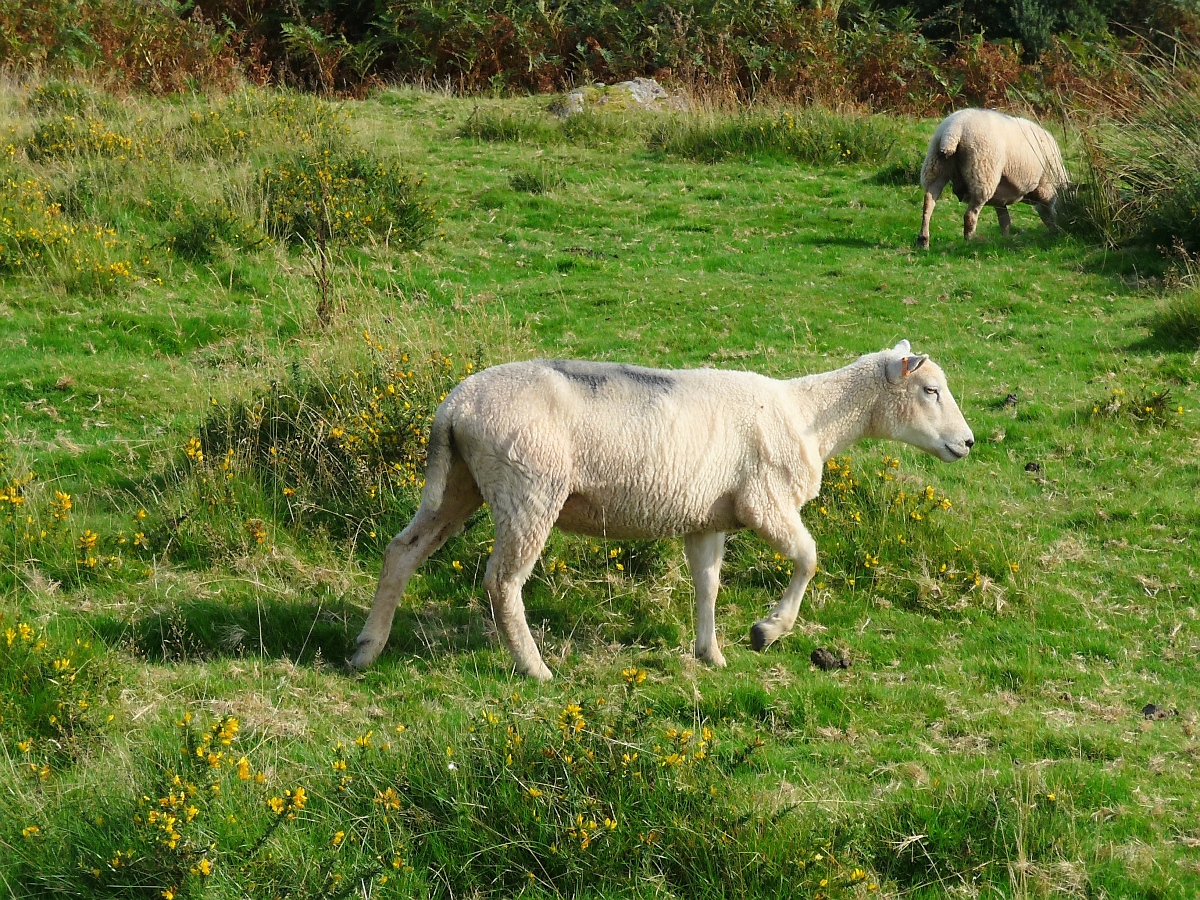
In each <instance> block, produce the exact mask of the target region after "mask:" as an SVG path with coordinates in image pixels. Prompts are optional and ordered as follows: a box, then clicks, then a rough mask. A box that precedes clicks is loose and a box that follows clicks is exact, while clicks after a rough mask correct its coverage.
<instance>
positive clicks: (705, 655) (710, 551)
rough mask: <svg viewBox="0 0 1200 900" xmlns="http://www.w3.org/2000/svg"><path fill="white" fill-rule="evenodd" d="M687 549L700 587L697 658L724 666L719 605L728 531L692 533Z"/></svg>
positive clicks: (694, 582) (684, 541) (686, 542)
mask: <svg viewBox="0 0 1200 900" xmlns="http://www.w3.org/2000/svg"><path fill="white" fill-rule="evenodd" d="M683 549H684V552H685V553H686V554H687V561H688V568H689V569H691V572H692V584H693V585H694V586H695V588H696V659H699V660H703V661H704V662H707V663H712V665H714V666H718V667H724V665H725V657H724V656H723V655H722V654H721V648H720V647H718V646H717V622H716V606H717V588H718V587H719V585H720V581H721V560H722V559H724V558H725V532H723V531H717V532H714V533H712V534H689V535H688V536H687V537H685V538H684V539H683Z"/></svg>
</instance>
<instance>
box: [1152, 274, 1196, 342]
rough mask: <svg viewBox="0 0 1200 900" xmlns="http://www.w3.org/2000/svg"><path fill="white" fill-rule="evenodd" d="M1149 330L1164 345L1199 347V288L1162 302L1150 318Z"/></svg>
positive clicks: (1194, 287) (1175, 294)
mask: <svg viewBox="0 0 1200 900" xmlns="http://www.w3.org/2000/svg"><path fill="white" fill-rule="evenodd" d="M1150 330H1151V332H1152V333H1153V334H1154V336H1155V337H1157V338H1158V339H1159V340H1161V341H1163V342H1165V343H1169V344H1181V345H1183V346H1192V347H1196V346H1200V286H1193V287H1191V288H1189V289H1185V290H1181V291H1177V292H1176V293H1174V294H1172V295H1171V296H1169V297H1168V298H1167V299H1166V300H1164V301H1162V302H1161V303H1160V304H1159V306H1158V308H1157V309H1156V310H1155V311H1154V313H1153V314H1152V315H1151V316H1150Z"/></svg>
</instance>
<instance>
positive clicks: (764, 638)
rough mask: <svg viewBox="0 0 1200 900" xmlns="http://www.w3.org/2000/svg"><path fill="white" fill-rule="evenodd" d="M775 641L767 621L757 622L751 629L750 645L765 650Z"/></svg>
mask: <svg viewBox="0 0 1200 900" xmlns="http://www.w3.org/2000/svg"><path fill="white" fill-rule="evenodd" d="M773 643H775V638H774V637H772V636H771V630H770V628H768V627H767V624H766V623H765V622H755V623H754V625H753V626H752V627H751V629H750V646H751V647H753V648H754V649H755V650H758V651H760V652H761V651H763V650H766V649H767V648H768V647H770V646H771V645H772V644H773Z"/></svg>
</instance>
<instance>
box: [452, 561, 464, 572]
mask: <svg viewBox="0 0 1200 900" xmlns="http://www.w3.org/2000/svg"><path fill="white" fill-rule="evenodd" d="M450 565H451V566H453V567H454V571H455V572H461V571H462V570H463V564H462V563H460V562H459V561H458V560H457V559H456V560H455V561H454V562H452V563H450Z"/></svg>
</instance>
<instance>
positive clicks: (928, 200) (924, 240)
mask: <svg viewBox="0 0 1200 900" xmlns="http://www.w3.org/2000/svg"><path fill="white" fill-rule="evenodd" d="M946 184H947V182H946V181H943V180H940V179H939V180H938V181H935V182H933V183H932V184H930V185H929V187H928V188H927V189H926V191H925V207H924V209H922V211H921V233H920V234H918V235H917V246H918V247H920V248H921V249H922V250H928V249H929V221H930V219H932V218H933V208H934V207H935V206H937V202H938V198H939V197H940V196H942V189H943V188H944V187H945V186H946Z"/></svg>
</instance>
